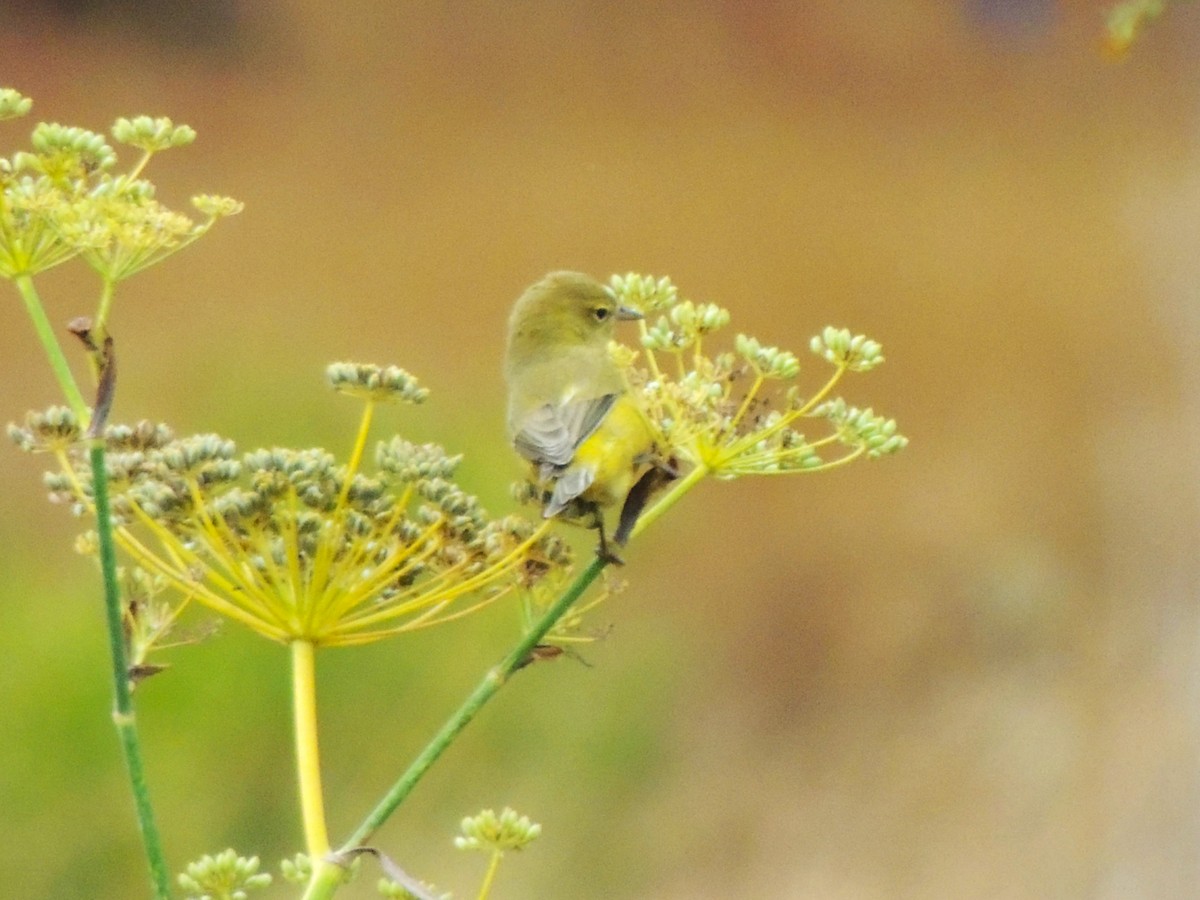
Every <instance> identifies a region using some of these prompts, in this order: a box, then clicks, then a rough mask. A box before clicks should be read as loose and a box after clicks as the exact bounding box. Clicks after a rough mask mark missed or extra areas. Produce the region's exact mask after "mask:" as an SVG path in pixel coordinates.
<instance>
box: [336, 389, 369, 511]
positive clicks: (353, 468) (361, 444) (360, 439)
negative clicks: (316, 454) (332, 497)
mask: <svg viewBox="0 0 1200 900" xmlns="http://www.w3.org/2000/svg"><path fill="white" fill-rule="evenodd" d="M374 417H375V401H374V400H368V401H367V402H366V403H365V404H364V406H363V414H362V420H361V421H360V422H359V423H358V435H357V437H355V439H354V449H353V450H352V451H351V453H350V462H349V463H348V464H347V465H346V483H345V484H343V485H342V493H341V495H340V496H339V497H338V502H337V508H338V509H341V508H342V507H343V506H345V505H346V498H347V497H349V496H350V485H351V484H352V483H353V482H354V476H355V475H356V474H357V473H358V467H359V466H360V465H362V458H363V451H364V450H365V449H366V446H367V435H368V434H370V432H371V420H372V419H373V418H374Z"/></svg>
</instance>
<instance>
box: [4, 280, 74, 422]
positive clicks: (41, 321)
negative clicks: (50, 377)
mask: <svg viewBox="0 0 1200 900" xmlns="http://www.w3.org/2000/svg"><path fill="white" fill-rule="evenodd" d="M14 281H15V283H16V286H17V290H18V291H20V293H21V299H22V300H24V301H25V310H26V312H28V313H29V318H30V319H31V320H32V321H33V327H34V330H35V331H37V336H38V340H39V341H41V344H42V347H43V348H44V349H45V351H46V355H47V356H48V357H50V368H51V370H53V372H54V377H55V378H56V379H57V380H58V384H59V387H61V388H62V392H63V397H65V398H66V401H67V405H68V406H70V407H71V411H72V412H73V413H75V417H76V418H77V419H78V420H79V424H80V427H82V428H85V429H86V428H87V426H88V421H89V419H90V418H91V413H90V412H89V411H88V405H87V401H86V400H84V399H83V394H82V393H81V392H80V390H79V385H78V384H76V383H75V376H74V375H72V374H71V367H70V365H68V363H67V357H66V355H65V354H64V353H63V350H62V345H61V344H59V342H58V338H56V337H55V336H54V327H53V326H52V325H51V324H50V320H49V319H48V318H47V317H46V310H45V309H43V308H42V299H41V297H39V296H38V292H37V288H35V287H34V286H33V279H32V278H30V277H29V276H28V275H18V276H17V277H16V278H15V279H14Z"/></svg>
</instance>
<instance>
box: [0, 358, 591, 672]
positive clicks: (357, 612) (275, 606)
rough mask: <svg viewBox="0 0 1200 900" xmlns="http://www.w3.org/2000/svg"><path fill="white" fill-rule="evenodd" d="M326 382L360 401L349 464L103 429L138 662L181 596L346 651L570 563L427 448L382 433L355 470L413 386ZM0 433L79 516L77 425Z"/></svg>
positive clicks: (551, 542)
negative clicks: (383, 417)
mask: <svg viewBox="0 0 1200 900" xmlns="http://www.w3.org/2000/svg"><path fill="white" fill-rule="evenodd" d="M328 378H329V381H330V383H331V385H332V386H333V387H334V388H335V389H336V390H339V391H340V392H343V393H346V394H349V395H352V396H355V397H356V398H358V399H360V400H362V401H364V403H365V412H364V416H363V422H362V426H361V427H360V429H359V435H358V440H357V443H356V445H355V447H354V451H353V453H352V454H351V458H350V460H349V462H347V463H339V462H338V461H337V460H336V459H335V458H334V457H333V456H332V455H331V454H330V453H328V452H326V451H325V450H321V449H304V450H292V449H280V448H276V449H271V450H255V451H252V452H250V453H239V452H238V451H237V448H236V447H235V445H234V443H233V442H232V441H230V440H228V439H225V438H222V437H219V436H218V435H214V434H202V435H193V436H190V437H183V438H177V437H175V436H174V435H173V434H172V432H171V431H170V429H168V428H166V427H165V426H162V425H154V424H151V423H148V422H143V423H139V424H138V425H135V426H123V425H113V426H109V427H108V428H107V429H106V433H105V440H106V443H107V448H108V453H107V472H108V479H109V492H110V495H111V498H112V509H113V514H114V519H115V523H114V524H115V525H116V529H115V533H116V537H117V541H118V544H119V545H120V546H121V547H122V548H123V549H124V551H125V552H126V554H127V555H128V556H129V557H130V558H131V559H132V560H133V561H134V563H135V566H136V568H135V569H133V570H132V572H133V573H134V574H132V575H131V574H129V573H128V572H127V575H126V587H127V594H128V596H129V598H130V603H131V605H132V606H134V607H136V610H135V611H136V612H137V613H138V615H136V616H132V617H131V619H133V621H131V622H130V625H129V628H130V632H131V638H132V639H131V643H132V644H133V646H132V647H131V650H132V657H133V661H134V663H135V664H140V663H141V662H142V661H143V660H144V656H145V652H146V651H147V650H148V648H149V647H151V646H154V645H155V644H160V643H161V641H162V638H163V637H164V636H165V633H166V631H167V629H168V627H169V626H170V624H171V623H172V622H173V621H174V620H175V618H176V617H177V616H178V615H179V613H180V612H181V611H182V609H183V607H185V606H186V605H187V604H189V603H191V602H193V601H194V602H196V603H199V604H202V605H203V606H206V607H208V608H209V609H211V610H213V611H215V612H217V613H220V614H221V615H224V616H226V617H228V618H230V619H233V620H235V621H238V622H241V623H242V624H244V625H246V626H248V627H249V628H252V629H253V630H255V631H256V632H258V633H259V634H262V635H264V636H266V637H268V638H271V639H273V640H276V641H280V642H284V643H286V642H290V641H293V640H303V641H307V642H310V643H312V644H313V645H315V646H346V645H354V644H362V643H367V642H369V641H374V640H378V639H380V638H383V637H387V636H390V635H394V634H399V633H401V632H405V631H410V630H413V629H416V628H420V627H423V626H426V625H431V624H434V623H437V622H444V621H447V620H449V619H454V618H457V617H459V616H463V615H466V614H467V613H469V612H471V611H472V610H475V609H478V608H480V607H481V606H483V605H485V604H487V603H490V602H492V601H494V600H495V599H497V598H499V597H501V596H504V595H505V594H508V593H510V592H514V591H518V590H525V589H527V588H530V587H531V586H532V585H533V583H534V582H536V581H537V580H538V579H540V578H541V577H543V576H545V575H547V574H550V573H551V572H555V571H556V570H560V569H562V568H563V567H565V566H567V565H568V564H569V558H568V550H567V548H566V546H565V545H564V544H563V543H562V542H561V540H559V539H558V538H556V537H554V536H553V535H552V534H550V533H549V529H548V527H547V525H546V524H545V523H542V524H540V525H539V526H534V525H532V524H531V523H529V522H528V521H526V520H524V519H522V518H520V517H516V516H510V517H506V518H502V519H491V518H489V517H488V516H487V514H486V513H485V512H484V510H483V509H482V508H481V507H480V505H479V503H478V501H477V500H476V499H475V498H474V497H472V496H470V495H469V494H467V493H465V492H464V491H463V490H462V489H461V488H460V487H459V486H458V485H457V484H456V483H455V482H454V480H453V478H454V472H455V469H456V467H457V466H458V463H459V460H460V457H458V456H450V455H448V454H447V453H446V452H445V451H444V450H443V449H442V448H441V447H439V446H437V445H436V444H414V443H411V442H409V441H407V440H404V439H403V438H400V437H393V438H392V439H390V440H388V441H382V442H380V443H379V444H378V447H377V449H376V453H375V464H376V465H375V469H374V471H373V472H371V473H369V474H368V473H365V472H363V471H361V468H362V456H363V451H364V449H365V446H366V440H367V434H368V429H369V425H370V421H371V417H372V411H373V410H374V408H375V407H376V406H377V405H378V404H380V403H384V402H388V401H401V402H406V403H420V402H422V401H424V399H425V397H426V391H425V390H424V389H423V388H421V387H420V386H419V385H418V384H417V382H416V380H415V379H414V378H413V377H412V376H411V375H409V374H408V373H407V372H405V371H404V370H402V369H399V368H396V367H388V368H380V367H378V366H367V365H358V364H351V363H339V364H335V365H333V366H330V368H329V370H328ZM9 432H10V435H11V436H12V438H13V439H14V440H15V441H16V443H17V444H18V445H19V446H21V447H22V448H23V449H25V450H28V451H33V452H46V453H50V454H52V455H53V456H54V457H55V459H56V461H57V463H58V470H57V471H56V472H52V473H50V474H48V475H47V485H48V487H49V489H50V492H51V497H52V499H55V500H58V501H60V502H65V503H68V504H70V505H71V506H72V508H73V509H74V511H75V512H76V513H77V514H79V515H89V514H90V513H91V512H92V509H93V485H92V480H91V476H90V471H89V469H88V467H87V464H86V456H85V446H86V445H85V444H84V443H82V442H81V438H82V432H81V429H80V425H79V422H78V421H77V420H76V418H75V416H74V415H73V414H72V413H71V412H70V411H69V410H66V409H64V408H61V407H56V408H52V409H50V410H47V411H45V412H42V413H37V414H31V415H30V416H29V417H28V418H27V420H26V422H25V424H24V426H23V427H16V426H10V428H9ZM83 544H84V547H85V549H90V539H89V538H88V536H86V535H85V537H84V539H83ZM167 589H171V590H167ZM160 595H164V596H170V595H173V597H174V599H173V600H170V601H166V600H161V599H159V596H160Z"/></svg>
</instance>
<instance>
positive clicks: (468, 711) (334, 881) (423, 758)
mask: <svg viewBox="0 0 1200 900" xmlns="http://www.w3.org/2000/svg"><path fill="white" fill-rule="evenodd" d="M606 565H608V561H607V560H605V559H602V558H601V557H599V556H597V557H595V558H594V559H593V560H592V561H591V563H589V564H588V566H587V568H586V569H584V570H583V571H582V572H580V573H579V575H578V576H576V578H575V580H574V581H573V582H572V583H571V585H570V586H569V587H568V588H567V589H566V590H565V591H564V592H563V594H562V596H560V597H559V598H558V599H557V600H555V601H554V605H553V606H551V607H550V608H549V609H548V610H546V612H545V613H543V614H542V617H541V618H540V619H538V621H537V624H535V625H534V626H533V628H532V629H530V631H529V632H528V633H527V634H526V635H525V636H524V637H522V638H521V640H520V641H519V642H518V643H517V645H516V646H515V647H514V648H513V649H512V650H511V651H510V652H509V654H508V655H507V656H505V657H504V659H502V660H501V661H500V662H499V663H498V664H497V665H496V666H494V667H493V668H492V669H491V670H490V671H488V673H487V674H486V675H484V677H483V680H482V681H480V682H479V684H478V685H477V686H476V687H475V690H473V691H472V692H471V694H470V696H469V697H467V699H466V701H465V702H464V703H463V704H462V706H460V707H459V708H458V710H457V711H456V712H455V713H454V714H453V715H452V716H450V718H449V719H447V720H446V723H445V724H444V725H443V726H442V727H441V729H440V730H439V731H438V733H437V734H435V735H434V736H433V739H432V740H430V742H429V743H428V744H426V745H425V749H424V750H422V751H421V753H420V755H419V756H417V758H416V759H415V760H413V762H412V764H411V765H410V766H409V767H408V770H407V771H406V772H405V773H404V774H403V775H401V776H400V778H399V780H398V781H396V783H395V784H393V785H392V787H391V789H390V790H389V791H388V792H387V794H385V795H384V797H383V799H382V800H381V801H380V802H379V803H378V805H376V807H375V809H373V810H372V811H371V813H370V814H369V815H368V816H367V817H366V818H365V819H364V820H363V821H362V824H360V825H359V826H358V828H357V829H355V831H354V833H353V834H352V835H350V838H349V839H348V840H347V841H346V843H345V844H343V845H342V847H341V848H340V849H339V850H338V851H337V852H336V853H335V854H334V856H342V857H345V856H348V854H349V853H350V852H351V851H352V850H354V849H356V848H358V847H361V846H363V845H364V844H365V843H366V842H367V841H368V840H370V839H371V836H372V835H373V834H374V833H375V832H376V830H377V829H378V828H379V826H381V825H382V824H383V823H384V822H385V821H386V820H387V818H388V816H390V815H391V814H392V813H393V812H395V810H396V807H398V806H399V805H400V804H401V803H403V802H404V800H405V798H407V797H408V795H409V794H410V793H411V792H412V789H413V788H414V787H416V785H417V782H418V781H420V780H421V778H422V776H424V774H425V773H426V772H428V771H429V768H430V766H432V765H433V764H434V763H435V762H436V761H437V759H438V757H440V756H441V755H442V753H444V752H445V750H446V748H447V747H449V746H450V744H451V743H453V741H454V739H455V738H456V737H458V735H459V733H460V732H461V731H462V730H463V729H464V728H466V727H467V725H468V724H470V722H471V720H472V719H474V718H475V716H476V715H477V714H478V713H479V711H480V710H481V709H482V708H483V707H484V704H486V703H487V702H488V701H489V700H491V699H492V697H494V696H495V695H496V692H497V691H499V690H500V688H502V687H503V686H504V684H505V683H506V682H507V681H508V679H509V678H510V677H511V676H512V674H513V673H514V672H516V671H517V670H518V669H520V668H521V667H522V666H523V665H525V664H526V663H527V662H528V661H529V654H530V653H531V652H532V651H533V648H534V647H536V646H537V645H538V644H539V643H540V642H541V640H542V638H544V637H545V636H546V634H547V633H548V632H549V631H550V629H551V628H553V627H554V624H555V623H556V622H557V621H558V620H559V619H561V618H562V617H563V616H564V615H565V614H566V613H567V611H568V610H569V609H570V608H571V607H572V606H574V604H575V602H576V601H577V600H578V599H579V598H580V597H581V596H582V595H583V592H584V591H586V590H587V589H588V587H589V586H591V584H592V582H593V581H595V580H596V578H597V577H599V575H600V573H601V572H602V571H603V570H604V567H605V566H606ZM313 864H314V869H313V877H312V880H311V881H310V882H309V885H308V890H307V891H306V892H305V894H304V900H328V898H329V897H332V896H333V893H334V891H336V890H337V889H338V887H339V886H340V885H341V883H342V877H343V875H344V872H343V870H342V868H341V866H338V865H336V864H333V863H331V862H327V861H322V862H321V864H319V865H318V864H317V860H313Z"/></svg>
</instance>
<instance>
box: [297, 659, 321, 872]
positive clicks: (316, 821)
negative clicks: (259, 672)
mask: <svg viewBox="0 0 1200 900" xmlns="http://www.w3.org/2000/svg"><path fill="white" fill-rule="evenodd" d="M315 650H316V648H315V647H314V646H313V644H312V642H311V641H292V643H291V651H292V719H293V724H294V727H295V731H296V775H297V781H298V784H299V785H300V814H301V816H302V817H303V819H304V846H305V849H306V851H307V852H308V857H309V859H311V860H312V861H313V865H314V866H315V865H316V864H317V862H318V861H319V860H321V859H322V858H324V856H325V855H326V854H327V853H328V852H329V832H328V830H327V829H326V827H325V800H324V795H323V794H322V792H321V755H320V752H319V749H318V746H317V678H316V661H315V659H314V656H315Z"/></svg>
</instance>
